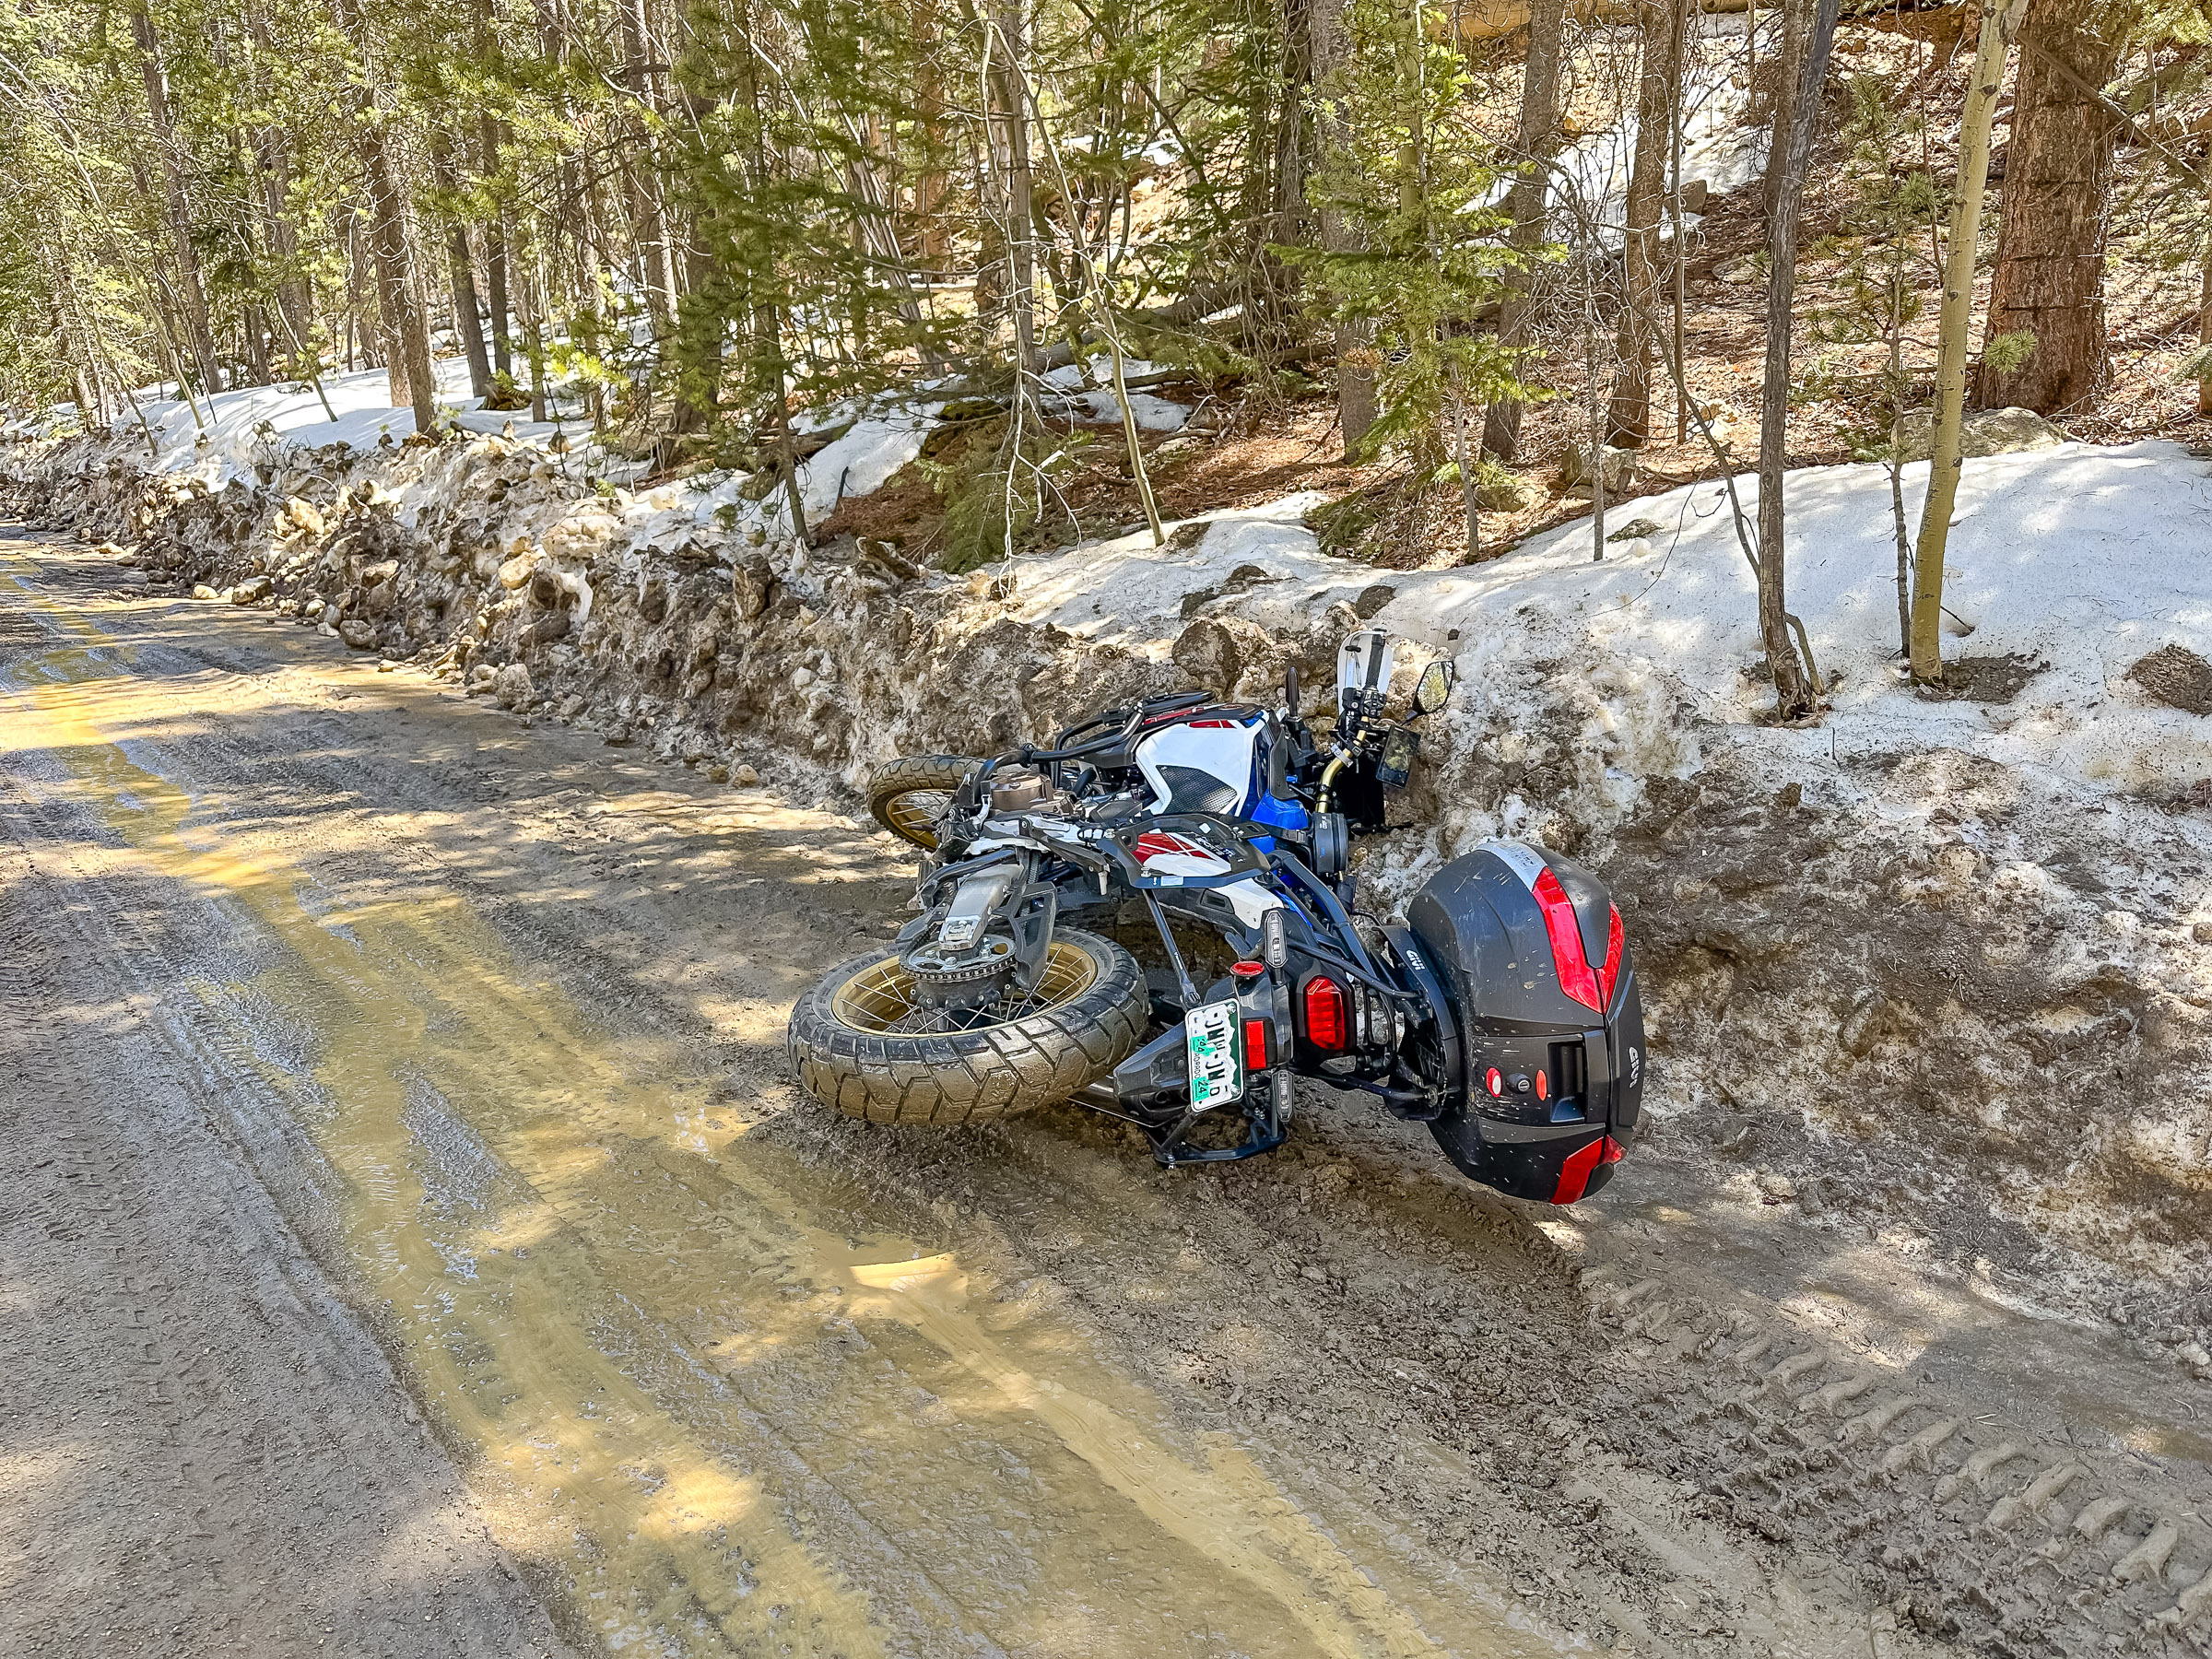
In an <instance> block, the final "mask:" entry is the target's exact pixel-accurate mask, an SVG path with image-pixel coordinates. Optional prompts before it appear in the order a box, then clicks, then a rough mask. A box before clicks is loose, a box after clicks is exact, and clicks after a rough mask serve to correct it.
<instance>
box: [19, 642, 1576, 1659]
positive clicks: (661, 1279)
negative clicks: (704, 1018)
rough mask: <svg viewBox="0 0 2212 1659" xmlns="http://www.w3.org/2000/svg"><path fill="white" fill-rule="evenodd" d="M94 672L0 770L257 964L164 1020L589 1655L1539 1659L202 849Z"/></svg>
mask: <svg viewBox="0 0 2212 1659" xmlns="http://www.w3.org/2000/svg"><path fill="white" fill-rule="evenodd" d="M109 675H112V665H109V664H107V663H103V662H101V661H100V660H98V659H97V658H95V657H93V656H89V655H88V654H86V653H84V652H82V651H77V650H63V651H57V652H55V653H50V654H49V655H48V656H46V657H45V658H44V659H43V661H42V664H41V670H40V672H39V674H38V675H36V676H34V677H26V678H23V679H20V680H19V681H18V686H19V688H20V690H21V692H22V696H21V697H20V698H19V699H18V709H19V710H20V711H21V712H20V713H19V714H18V715H16V716H14V717H11V722H10V724H11V728H12V729H11V731H10V734H9V739H8V746H9V747H14V748H18V749H29V748H37V749H44V750H48V751H51V752H52V753H53V754H56V755H58V756H60V757H62V758H63V759H65V761H66V763H67V765H68V767H69V769H70V771H71V773H72V775H73V777H74V779H75V780H76V794H78V795H79V797H80V798H81V799H82V801H83V802H84V804H86V805H88V806H90V807H91V808H92V809H93V810H95V811H96V812H98V813H99V814H100V817H101V818H102V819H103V821H104V822H105V823H106V824H107V826H108V828H109V830H111V831H112V833H113V834H114V835H115V836H116V837H117V838H119V839H120V840H121V841H123V842H124V843H125V845H126V846H127V848H128V849H129V850H130V853H129V855H131V856H135V858H137V859H140V860H143V861H144V862H145V863H147V864H149V865H151V866H152V867H153V868H154V869H155V870H157V871H159V873H161V874H162V875H164V876H167V877H171V878H173V879H174V880H176V881H178V882H180V883H182V884H183V886H184V887H185V888H187V889H188V890H189V892H190V894H191V895H193V897H194V900H197V901H200V902H205V903H209V904H213V905H215V906H217V907H218V908H220V909H221V910H222V911H223V912H226V914H227V915H228V916H229V917H230V918H231V919H232V920H233V921H235V922H242V923H243V924H246V925H247V926H249V927H250V928H252V929H253V930H254V931H255V932H257V933H260V934H263V935H266V938H267V939H268V940H269V941H271V942H273V943H274V945H275V946H276V948H275V949H274V950H271V951H267V952H265V955H266V957H267V959H268V960H269V962H270V964H271V965H269V966H267V967H265V968H264V969H262V970H261V971H259V972H257V973H256V974H255V975H254V977H253V979H252V980H251V982H247V983H242V984H226V983H221V982H205V983H202V984H199V985H197V986H195V987H194V989H195V990H196V992H197V994H198V995H199V997H200V999H201V1001H202V1002H203V1004H204V1005H205V1007H206V1010H208V1011H209V1012H211V1013H212V1014H213V1015H214V1016H215V1017H216V1025H217V1029H218V1030H221V1031H223V1032H225V1033H227V1035H226V1036H225V1038H224V1039H223V1040H222V1041H223V1046H224V1047H225V1048H226V1049H227V1050H228V1051H229V1052H228V1053H227V1054H226V1059H227V1060H228V1061H229V1063H230V1064H231V1065H233V1066H237V1067H241V1068H244V1069H247V1070H248V1071H250V1072H251V1073H253V1074H257V1075H258V1076H259V1077H260V1078H261V1079H262V1081H263V1082H264V1084H265V1086H266V1087H268V1088H271V1089H273V1090H274V1091H276V1092H277V1094H278V1095H279V1097H280V1098H282V1099H283V1100H285V1101H286V1102H287V1104H288V1109H289V1110H290V1112H292V1113H293V1115H295V1116H296V1117H297V1118H298V1120H299V1121H300V1123H301V1124H303V1125H304V1126H305V1127H306V1128H307V1130H308V1131H309V1133H310V1135H311V1136H312V1139H313V1141H314V1144H315V1147H316V1148H317V1150H318V1151H319V1153H320V1154H321V1156H322V1157H323V1158H324V1159H326V1160H327V1162H328V1164H329V1166H330V1169H331V1171H333V1172H334V1173H335V1177H336V1178H337V1180H338V1182H340V1183H342V1190H341V1195H340V1201H339V1208H340V1210H341V1212H342V1213H341V1215H340V1218H339V1219H340V1222H341V1226H342V1230H343V1234H344V1237H345V1240H346V1242H347V1249H348V1251H349V1253H350V1254H351V1256H352V1258H353V1262H354V1266H355V1273H354V1276H353V1277H355V1279H356V1282H357V1283H359V1285H360V1286H361V1287H362V1288H364V1289H365V1290H366V1292H367V1295H368V1298H369V1300H370V1301H371V1306H372V1308H376V1307H381V1319H382V1324H383V1326H384V1328H385V1330H386V1331H387V1333H388V1335H390V1336H391V1338H392V1339H393V1340H394V1343H395V1345H396V1346H397V1347H398V1349H399V1357H400V1359H401V1361H402V1363H403V1365H404V1367H405V1369H406V1371H408V1373H409V1375H410V1382H411V1384H412V1387H413V1389H414V1390H415V1392H416V1393H417V1394H418V1398H420V1399H421V1400H422V1401H423V1403H424V1405H425V1406H427V1407H428V1408H429V1410H430V1411H431V1412H432V1413H433V1414H434V1416H435V1418H436V1419H437V1420H438V1422H439V1424H440V1426H441V1429H442V1430H443V1431H444V1432H445V1435H446V1437H447V1440H448V1443H449V1444H453V1445H456V1446H458V1447H461V1448H463V1449H464V1452H465V1455H466V1456H471V1457H473V1458H474V1459H475V1462H474V1464H473V1465H472V1466H471V1467H470V1468H469V1470H468V1473H469V1476H470V1479H471V1482H472V1485H473V1486H474V1487H475V1488H477V1491H478V1493H479V1496H480V1498H481V1499H482V1500H483V1501H484V1503H485V1505H486V1508H487V1511H488V1515H489V1517H490V1519H491V1521H492V1524H493V1525H494V1529H495V1531H496V1532H497V1534H498V1535H500V1538H501V1541H502V1542H503V1543H504V1544H505V1545H507V1547H510V1548H511V1549H512V1550H513V1551H514V1552H515V1553H516V1554H517V1555H518V1556H522V1557H525V1558H528V1559H531V1560H533V1561H534V1562H535V1564H536V1566H537V1567H538V1568H539V1569H540V1570H541V1571H543V1572H545V1573H547V1574H549V1575H550V1576H551V1577H552V1578H553V1579H554V1581H555V1582H556V1583H559V1585H560V1586H562V1587H563V1588H564V1589H565V1591H566V1593H567V1594H568V1595H569V1596H570V1597H571V1601H572V1603H573V1605H574V1606H576V1607H577V1608H578V1609H580V1610H581V1613H582V1617H583V1618H584V1619H585V1620H587V1621H588V1622H589V1623H591V1624H592V1625H594V1627H595V1628H596V1629H597V1630H599V1632H600V1634H601V1637H602V1639H603V1640H604V1641H607V1642H608V1644H609V1645H610V1646H616V1647H624V1646H629V1645H631V1644H633V1643H642V1644H643V1646H644V1648H645V1650H647V1651H653V1652H667V1653H725V1652H742V1653H771V1652H772V1653H808V1654H867V1653H887V1652H893V1651H911V1650H912V1648H913V1647H914V1646H915V1645H916V1643H917V1642H919V1644H920V1646H921V1647H923V1648H924V1649H925V1650H937V1651H950V1650H955V1649H957V1650H958V1651H961V1652H967V1651H971V1650H972V1646H973V1642H974V1640H975V1639H976V1638H977V1637H982V1638H984V1639H986V1640H987V1641H990V1642H992V1643H994V1644H996V1645H997V1646H999V1647H1002V1648H1006V1649H1015V1650H1034V1651H1038V1652H1050V1653H1077V1654H1086V1655H1088V1654H1099V1655H1106V1654H1123V1653H1127V1654H1142V1655H1145V1656H1146V1659H1155V1656H1156V1655H1158V1654H1159V1653H1261V1654H1268V1655H1277V1654H1280V1655H1290V1654H1327V1655H1345V1656H1353V1655H1360V1656H1367V1655H1372V1656H1375V1659H1399V1656H1402V1655H1416V1654H1432V1653H1447V1652H1448V1653H1484V1654H1490V1653H1496V1654H1503V1653H1539V1652H1550V1651H1552V1650H1551V1649H1549V1648H1548V1647H1547V1646H1546V1645H1545V1644H1543V1643H1541V1642H1539V1641H1535V1640H1534V1639H1531V1638H1524V1637H1523V1636H1522V1635H1520V1634H1519V1633H1518V1632H1512V1631H1509V1630H1506V1629H1505V1628H1504V1623H1505V1620H1504V1617H1503V1614H1502V1612H1501V1611H1500V1609H1497V1608H1495V1607H1492V1606H1488V1605H1483V1606H1470V1605H1467V1604H1466V1603H1465V1602H1464V1601H1455V1600H1454V1599H1453V1596H1452V1594H1437V1593H1436V1592H1435V1590H1434V1589H1433V1587H1431V1586H1428V1585H1424V1584H1421V1583H1417V1582H1413V1581H1412V1577H1411V1575H1410V1574H1409V1573H1407V1572H1406V1571H1403V1570H1402V1569H1401V1568H1400V1567H1399V1566H1398V1565H1397V1564H1396V1563H1395V1562H1394V1561H1393V1560H1392V1559H1391V1558H1390V1554H1389V1551H1388V1550H1387V1549H1386V1548H1383V1547H1380V1540H1381V1538H1382V1529H1381V1528H1380V1526H1379V1525H1377V1524H1374V1523H1373V1522H1372V1521H1371V1518H1366V1517H1361V1516H1358V1515H1355V1514H1347V1515H1343V1516H1332V1525H1333V1526H1334V1527H1335V1528H1336V1530H1335V1531H1332V1530H1331V1529H1330V1528H1324V1525H1323V1524H1321V1523H1320V1522H1319V1521H1318V1520H1317V1519H1316V1518H1315V1517H1314V1516H1313V1515H1312V1513H1310V1512H1307V1511H1306V1510H1304V1509H1302V1508H1301V1507H1300V1505H1299V1504H1298V1503H1297V1502H1296V1501H1294V1500H1292V1499H1291V1498H1290V1497H1289V1496H1288V1494H1287V1493H1286V1492H1285V1491H1284V1489H1283V1488H1281V1487H1280V1486H1279V1485H1278V1484H1277V1482H1276V1481H1275V1480H1274V1479H1273V1478H1272V1477H1270V1476H1269V1475H1268V1474H1267V1473H1266V1471H1265V1469H1264V1468H1263V1467H1262V1465H1260V1463H1259V1462H1258V1461H1257V1460H1256V1459H1255V1458H1254V1457H1253V1454H1252V1453H1249V1452H1248V1451H1246V1450H1244V1449H1242V1448H1241V1447H1239V1446H1237V1445H1235V1444H1233V1443H1231V1442H1230V1441H1228V1440H1227V1439H1226V1438H1225V1437H1206V1438H1205V1439H1204V1440H1203V1441H1202V1442H1201V1443H1200V1444H1198V1445H1196V1446H1192V1445H1191V1444H1189V1443H1188V1442H1187V1441H1184V1440H1183V1439H1182V1437H1181V1436H1180V1435H1179V1434H1177V1432H1176V1431H1175V1430H1173V1429H1172V1428H1171V1425H1170V1422H1169V1419H1168V1416H1167V1413H1166V1412H1165V1410H1164V1408H1163V1407H1162V1406H1160V1404H1159V1402H1158V1401H1157V1400H1156V1399H1153V1398H1152V1397H1151V1396H1149V1395H1148V1394H1146V1392H1145V1391H1144V1390H1143V1389H1141V1388H1139V1387H1137V1386H1136V1385H1135V1384H1133V1383H1132V1382H1129V1381H1128V1380H1127V1379H1126V1378H1124V1377H1122V1376H1119V1375H1116V1374H1114V1373H1112V1372H1111V1371H1107V1370H1106V1369H1105V1368H1103V1367H1101V1366H1100V1365H1098V1364H1096V1363H1094V1362H1093V1361H1092V1360H1091V1359H1089V1358H1088V1346H1087V1341H1086V1338H1085V1337H1084V1336H1083V1335H1082V1334H1081V1333H1080V1332H1079V1331H1077V1330H1076V1329H1074V1328H1072V1327H1070V1326H1068V1325H1066V1324H1064V1323H1061V1322H1057V1321H1054V1320H1053V1319H1052V1318H1051V1317H1050V1316H1048V1315H1041V1314H1038V1313H1036V1312H1025V1311H1023V1310H1021V1309H1020V1308H1018V1307H1016V1306H1013V1305H1010V1304H1008V1303H1006V1302H1002V1301H999V1300H997V1299H996V1295H995V1291H996V1287H994V1285H992V1284H991V1283H989V1282H988V1281H986V1280H983V1279H982V1278H981V1277H978V1275H977V1274H976V1273H975V1272H974V1271H973V1270H972V1269H971V1268H968V1267H966V1266H964V1265H962V1263H961V1262H959V1260H957V1259H955V1258H954V1257H953V1256H949V1255H943V1254H934V1255H932V1254H924V1253H923V1251H922V1249H921V1247H920V1246H919V1245H917V1244H916V1243H915V1242H914V1241H911V1240H908V1239H904V1238H900V1237H897V1236H895V1235H890V1234H886V1233H884V1232H881V1231H879V1230H875V1229H874V1228H873V1227H872V1225H871V1223H870V1221H869V1218H868V1217H867V1216H866V1214H865V1213H864V1212H863V1211H862V1210H860V1209H859V1208H858V1207H853V1208H848V1209H841V1208H839V1207H838V1206H837V1205H836V1204H835V1203H833V1202H832V1201H831V1200H830V1199H829V1198H828V1197H826V1196H823V1194H830V1193H834V1192H836V1191H837V1190H838V1183H837V1182H834V1181H833V1180H830V1179H827V1178H825V1177H823V1176H821V1175H820V1174H818V1173H813V1172H809V1171H803V1170H799V1169H797V1168H796V1167H795V1166H794V1164H793V1163H792V1161H791V1159H790V1158H789V1156H788V1155H787V1154H785V1153H782V1152H781V1151H780V1150H779V1149H778V1148H776V1147H773V1146H771V1145H767V1144H764V1143H762V1142H761V1141H759V1139H757V1138H754V1137H749V1136H748V1135H747V1134H746V1132H745V1131H746V1128H747V1125H746V1124H744V1123H743V1122H742V1120H741V1118H740V1117H739V1116H737V1115H735V1114H734V1113H733V1112H731V1111H730V1109H729V1107H728V1105H727V1104H726V1103H722V1102H714V1101H712V1100H710V1091H711V1088H712V1082H713V1079H712V1078H710V1077H703V1076H700V1075H699V1074H698V1073H697V1072H696V1071H695V1070H693V1069H692V1066H693V1062H692V1061H691V1060H690V1057H689V1056H688V1055H687V1054H686V1053H683V1052H682V1050H681V1049H680V1048H679V1047H678V1046H677V1045H674V1044H669V1043H665V1042H661V1041H655V1040H650V1039H646V1038H641V1037H635V1036H628V1035H623V1034H621V1033H619V1032H618V1031H614V1030H604V1029H601V1028H600V1027H599V1025H598V1024H597V1023H596V1022H595V1021H594V1019H593V1018H590V1015H589V1012H588V1011H587V1010H585V1009H582V1008H580V1007H579V1006H575V1005H574V1004H573V1003H571V1001H570V1000H569V999H568V998H567V997H566V996H565V995H563V994H561V993H560V992H559V991H558V990H556V989H554V988H552V987H550V986H548V985H547V984H545V983H543V982H539V981H537V980H536V979H535V978H534V977H533V976H531V975H529V974H528V973H526V972H524V971H521V970H520V969H519V968H518V966H517V964H516V963H515V962H514V961H513V960H512V957H511V955H510V953H509V952H508V950H507V949H506V947H505V946H504V945H503V943H502V941H501V940H500V938H499V936H498V935H496V934H495V933H494V932H493V930H492V929H491V928H490V927H489V926H488V924H486V923H484V922H483V921H482V920H481V919H480V918H479V917H477V915H476V914H475V913H474V912H471V911H470V910H469V908H468V907H467V906H466V905H465V903H464V902H463V901H462V900H460V899H458V898H457V897H456V896H454V895H453V894H452V893H450V892H447V891H444V890H442V889H439V888H425V889H423V890H419V891H416V890H408V887H407V881H406V877H405V875H404V874H403V873H400V872H394V871H392V870H390V869H385V870H382V871H381V872H380V874H379V878H378V880H377V881H376V882H375V884H374V890H375V896H374V897H373V898H371V899H366V900H363V899H359V898H349V897H348V892H347V881H346V879H345V878H344V877H342V876H339V875H335V874H334V873H333V872H332V870H331V869H330V868H329V867H328V866H327V865H321V866H320V867H319V868H318V870H317V872H316V874H314V875H312V876H310V875H308V874H307V873H305V872H303V871H301V870H299V869H296V868H294V867H292V866H291V865H289V864H288V863H287V862H286V861H285V860H284V859H283V858H282V857H281V856H280V855H279V854H278V853H277V852H276V851H275V850H273V849H272V848H269V847H267V846H265V845H256V844H247V843H246V842H245V841H242V840H241V838H237V837H234V836H233V835H231V834H229V833H227V832H226V830H225V829H224V826H223V824H222V822H221V814H222V812H223V810H224V806H225V802H224V801H223V799H222V798H221V796H220V794H211V793H206V786H205V785H199V786H197V787H198V788H199V790H200V791H201V793H200V794H199V795H198V798H197V799H196V801H195V798H194V796H192V795H188V794H186V793H185V791H184V790H183V789H182V788H180V787H179V786H178V783H177V782H172V781H171V778H170V777H167V776H164V775H163V774H162V772H161V771H160V770H159V769H160V768H161V767H162V766H163V765H165V764H171V766H172V770H173V763H171V762H170V761H168V759H167V758H166V756H165V754H164V752H163V751H162V750H161V749H160V747H159V746H158V745H154V744H149V743H143V742H135V743H131V744H130V745H129V747H128V750H127V752H126V749H125V747H124V746H123V745H122V744H121V743H119V742H118V741H117V735H128V734H129V733H130V732H132V731H133V730H134V729H136V728H142V727H145V726H148V725H151V724H155V723H156V722H157V721H158V720H159V718H160V717H161V716H162V714H163V711H161V710H160V709H159V707H158V706H157V705H158V703H159V694H158V692H157V691H156V690H155V689H154V688H152V687H149V686H148V685H147V684H146V683H144V682H138V681H133V680H129V679H124V678H116V677H103V676H109ZM318 828H321V826H318ZM331 830H332V833H333V834H334V835H335V836H338V837H341V838H342V836H343V834H344V832H345V831H344V828H343V826H342V825H334V826H332V827H331ZM339 851H340V852H341V853H342V852H343V849H342V848H341V849H339ZM364 851H373V849H364ZM111 856H112V854H111ZM857 1202H858V1201H857V1200H855V1201H854V1204H855V1206H857ZM1347 1540H1349V1541H1348V1542H1347Z"/></svg>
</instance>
